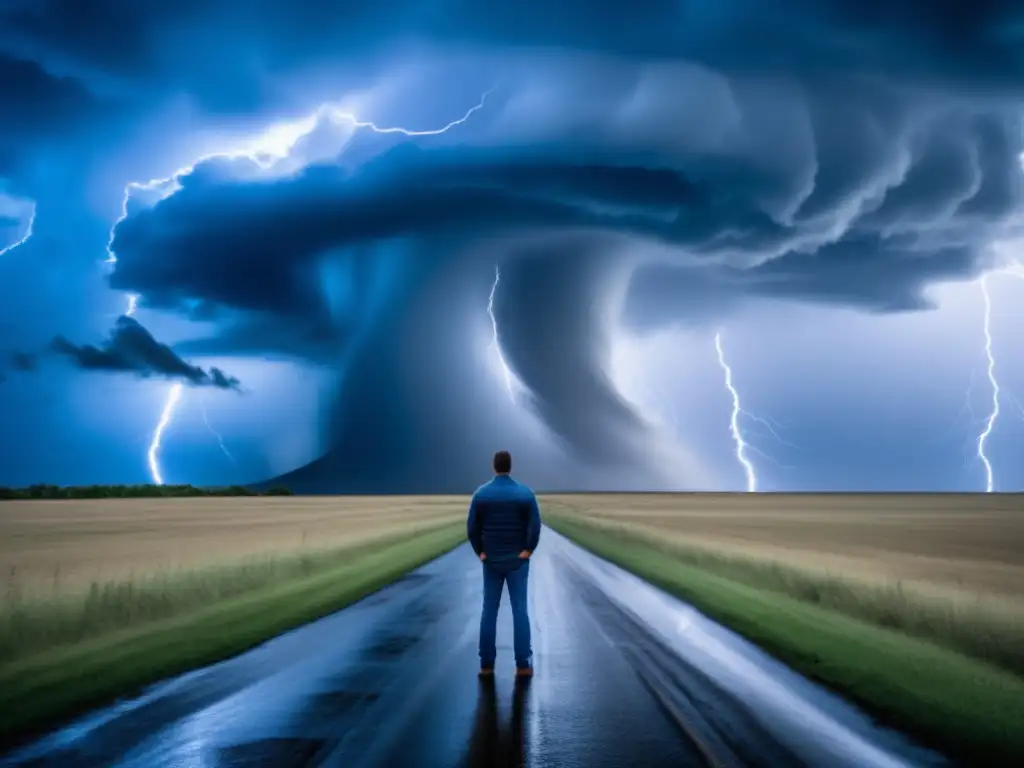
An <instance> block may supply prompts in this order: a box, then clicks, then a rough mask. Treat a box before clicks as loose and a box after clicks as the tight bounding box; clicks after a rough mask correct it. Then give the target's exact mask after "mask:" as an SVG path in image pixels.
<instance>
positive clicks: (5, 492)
mask: <svg viewBox="0 0 1024 768" xmlns="http://www.w3.org/2000/svg"><path fill="white" fill-rule="evenodd" d="M291 495H293V494H292V492H291V490H289V489H288V488H285V487H284V486H281V485H278V486H274V487H273V488H270V489H268V490H266V491H262V492H259V491H254V490H251V489H249V488H246V487H245V486H241V485H231V486H226V487H218V488H197V487H195V486H194V485H68V486H60V485H45V484H38V485H30V486H28V487H27V488H7V487H5V486H0V500H14V499H144V498H168V497H171V498H176V497H183V496H291Z"/></svg>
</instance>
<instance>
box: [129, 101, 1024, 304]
mask: <svg viewBox="0 0 1024 768" xmlns="http://www.w3.org/2000/svg"><path fill="white" fill-rule="evenodd" d="M853 94H854V92H852V91H851V92H850V93H847V94H845V96H846V98H847V99H852V95H853ZM875 102H878V103H875ZM879 103H880V104H881V105H879ZM859 107H860V111H858V110H857V109H856V108H853V107H849V106H848V107H847V108H844V109H838V110H837V111H836V112H834V113H833V112H831V111H829V110H827V109H826V108H825V107H824V106H821V107H818V108H816V109H815V110H814V112H815V114H812V116H811V119H810V124H811V131H812V133H811V139H812V141H813V142H814V143H815V146H816V149H817V154H816V156H814V157H812V158H809V159H808V161H807V163H808V164H807V165H804V166H801V165H799V164H793V165H791V166H788V167H786V168H783V169H781V170H773V169H767V170H765V169H763V168H759V167H758V164H759V163H760V162H761V159H760V158H757V157H754V158H749V157H746V156H743V155H739V156H736V157H731V158H729V157H727V158H724V159H711V160H708V159H705V158H693V159H692V160H690V159H688V158H684V159H683V161H682V162H681V163H680V165H681V166H682V167H673V166H672V165H670V164H671V163H673V162H679V161H674V160H673V159H672V158H670V157H663V158H660V159H659V158H654V157H652V158H650V159H648V161H647V162H646V163H645V164H643V165H640V164H634V165H629V164H627V160H628V158H620V157H618V156H617V155H616V154H615V153H614V152H613V151H611V150H605V151H604V152H600V153H598V152H595V151H594V150H589V149H583V150H580V151H579V152H578V156H577V157H573V154H572V151H571V150H568V149H560V150H558V151H559V152H560V153H561V154H556V153H555V152H553V151H551V150H546V151H543V152H536V153H532V154H530V155H524V154H522V153H511V152H500V151H494V150H470V149H469V148H460V149H457V150H417V149H414V148H412V147H408V146H403V147H399V148H397V149H394V150H391V151H389V152H387V153H385V154H384V155H382V156H380V157H378V158H377V159H375V160H374V161H372V162H370V163H368V164H367V165H366V166H364V167H363V168H361V169H359V170H357V171H355V172H348V171H343V170H341V169H339V168H335V167H326V166H321V167H312V168H309V169H307V170H306V171H304V172H303V173H301V174H299V175H297V176H290V177H286V178H283V179H279V180H273V181H262V182H259V183H255V184H247V183H243V182H232V181H224V180H222V179H218V177H217V176H216V175H215V174H206V175H203V174H197V175H196V177H195V178H193V179H191V180H189V179H186V180H185V181H184V184H183V189H182V190H181V191H179V192H178V193H177V194H175V195H172V196H171V197H169V198H168V199H166V200H164V201H162V202H160V203H159V204H158V205H156V206H155V207H154V208H152V209H147V210H142V211H140V212H139V213H138V214H136V215H134V216H132V217H130V218H129V219H128V220H126V221H125V222H123V223H122V224H121V225H120V226H119V227H118V229H117V230H116V236H115V239H114V249H115V251H116V252H117V254H118V262H117V266H116V269H115V271H114V273H113V275H112V277H111V284H112V286H113V287H115V288H118V289H121V290H130V291H135V292H138V293H141V294H143V295H145V296H146V297H147V301H148V302H149V303H151V304H153V305H155V306H163V307H168V308H174V307H177V306H180V305H181V304H182V303H185V302H189V301H193V300H202V301H207V302H214V303H220V304H223V305H225V306H227V307H231V308H235V309H241V310H251V311H266V312H272V313H277V314H280V315H283V316H294V315H306V314H309V313H315V312H318V311H322V306H321V301H320V298H319V297H320V286H319V273H318V272H317V271H316V270H315V269H314V265H315V263H316V260H317V258H318V257H319V256H320V254H322V253H323V252H324V251H325V250H327V249H329V248H337V247H347V246H354V245H357V244H359V243H363V242H367V241H374V240H380V239H386V238H389V237H396V236H422V235H427V234H431V233H438V232H455V233H458V235H459V236H460V237H462V238H473V237H479V236H481V235H493V234H495V233H500V232H505V233H512V232H521V231H529V230H531V229H535V228H541V229H566V228H573V229H584V228H586V229H593V230H601V231H607V232H612V231H614V232H619V233H625V234H629V235H633V236H638V237H641V238H644V239H649V240H652V241H657V242H660V243H662V244H664V245H667V246H669V247H671V248H674V249H677V252H678V253H680V254H685V255H686V256H687V257H688V258H690V259H697V260H700V259H714V258H727V259H732V260H734V261H739V262H741V263H742V264H743V265H744V266H745V267H746V268H745V269H744V270H739V271H737V272H736V279H737V280H738V281H740V282H744V283H747V284H749V287H748V289H749V290H751V291H753V292H765V293H769V294H775V295H780V296H785V295H788V296H792V297H806V298H814V294H815V291H816V290H817V289H820V295H819V296H818V298H820V299H823V300H834V301H838V302H842V303H851V304H861V305H864V306H868V307H871V308H874V309H879V308H884V309H889V310H900V309H909V308H914V307H918V306H920V304H921V302H920V298H919V293H920V290H921V289H922V288H923V287H924V286H926V285H927V284H928V283H930V282H934V281H935V280H936V279H946V278H950V277H968V276H971V275H972V274H975V273H976V272H977V270H978V269H979V268H980V266H982V265H983V263H982V262H980V261H978V259H979V258H980V255H979V254H980V253H981V249H982V247H983V246H987V245H988V243H989V242H990V241H991V239H992V238H993V237H994V236H995V235H997V234H998V233H999V232H1001V231H1003V230H1004V228H1005V227H1006V226H1008V225H1009V224H1011V223H1012V221H1013V217H1014V216H1015V214H1016V212H1017V211H1018V210H1019V206H1020V203H1021V201H1022V199H1024V189H1022V185H1021V178H1020V171H1019V167H1018V166H1017V162H1018V161H1017V155H1018V153H1019V151H1020V149H1021V142H1020V135H1019V130H1018V125H1017V123H1016V121H1015V120H1013V119H1012V118H1011V115H1010V114H1009V113H1005V112H1003V111H1001V109H993V111H992V112H991V113H988V114H981V115H974V114H971V113H969V112H967V111H964V110H958V109H954V110H950V111H949V112H948V113H941V114H928V113H926V114H925V115H924V116H919V115H916V114H914V113H911V112H908V111H906V110H898V109H892V110H887V109H886V107H887V105H886V104H885V101H884V100H881V99H876V100H875V101H872V100H869V99H867V98H865V99H862V100H861V101H860V102H859ZM886 123H888V124H886ZM812 254H816V255H814V256H813V257H812ZM677 258H678V257H677ZM890 269H891V272H890V273H889V275H888V277H887V279H886V280H879V279H878V275H879V273H880V270H881V271H885V270H890Z"/></svg>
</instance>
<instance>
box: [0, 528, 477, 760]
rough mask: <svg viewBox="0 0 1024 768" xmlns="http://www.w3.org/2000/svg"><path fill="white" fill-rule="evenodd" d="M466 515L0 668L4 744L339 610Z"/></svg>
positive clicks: (395, 573) (453, 536) (407, 567)
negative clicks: (330, 564)
mask: <svg viewBox="0 0 1024 768" xmlns="http://www.w3.org/2000/svg"><path fill="white" fill-rule="evenodd" d="M465 535H466V532H465V525H464V524H462V523H458V524H455V523H453V524H450V525H445V526H443V527H440V528H435V529H433V530H430V531H427V532H422V531H419V532H416V533H415V534H413V535H411V536H410V535H406V536H405V537H403V538H401V539H399V540H392V541H391V542H390V543H389V544H388V545H387V546H383V547H377V548H372V551H369V552H367V553H364V554H362V555H357V556H353V557H351V558H347V559H345V560H344V561H343V562H341V563H339V564H338V565H337V566H336V567H334V568H329V569H326V570H321V571H319V572H316V573H313V574H311V575H308V576H305V577H302V578H295V579H291V580H287V581H282V582H280V583H275V584H272V585H267V586H265V587H264V588H262V589H258V590H255V591H250V592H246V593H245V594H242V595H239V596H236V597H234V598H229V599H224V600H221V601H219V602H216V603H213V604H211V605H208V606H207V607H205V608H202V609H198V610H194V611H190V612H188V613H185V614H182V615H177V616H172V617H170V618H166V619H162V620H158V621H153V622H150V623H146V624H142V625H139V626H133V627H128V628H127V629H122V630H117V631H112V632H110V633H108V634H104V635H100V636H97V637H94V638H91V639H89V640H86V641H83V642H81V643H76V644H73V645H68V646H62V647H56V648H51V649H49V650H46V651H43V652H41V653H39V654H36V655H33V656H29V657H26V658H23V659H20V660H17V661H15V662H13V663H10V664H5V665H4V666H3V667H2V668H0V712H3V713H4V716H3V718H2V719H0V744H3V745H5V746H10V745H12V744H14V743H16V742H20V741H22V740H24V739H25V738H27V737H29V736H31V735H32V734H37V733H40V732H42V731H44V730H46V729H48V728H51V727H53V726H54V725H56V724H58V723H60V722H61V721H64V720H67V719H68V718H70V717H72V716H74V715H76V714H80V713H82V712H84V711H87V710H89V709H91V708H94V707H97V706H101V705H103V704H107V703H109V702H111V701H113V700H115V699H116V698H119V697H122V696H126V695H131V694H133V693H135V692H138V691H139V690H140V689H141V688H143V687H144V686H146V685H148V684H151V683H154V682H157V681H159V680H162V679H165V678H168V677H171V676H173V675H177V674H181V673H183V672H187V671H189V670H191V669H195V668H197V667H201V666H204V665H206V664H211V663H214V662H216V661H221V660H223V659H226V658H229V657H231V656H235V655H237V654H239V653H241V652H243V651H245V650H248V649H249V648H252V647H254V646H256V645H259V644H260V643H262V642H264V641H266V640H268V639H270V638H272V637H274V636H276V635H279V634H281V633H282V632H285V631H287V630H289V629H293V628H295V627H298V626H301V625H303V624H306V623H308V622H310V621H313V620H315V619H318V618H321V617H323V616H326V615H328V614H330V613H333V612H334V611H337V610H339V609H341V608H343V607H345V606H347V605H349V604H351V603H353V602H356V601H357V600H360V599H362V598H363V597H366V596H367V595H369V594H371V593H373V592H375V591H377V590H378V589H380V588H382V587H384V586H386V585H387V584H389V583H391V582H393V581H395V580H397V579H398V578H400V577H401V576H403V575H404V574H406V573H407V572H409V571H411V570H413V569H414V568H417V567H419V566H421V565H423V564H425V563H427V562H430V561H431V560H433V559H434V558H436V557H438V556H439V555H441V554H443V553H444V552H446V551H449V550H451V549H453V548H454V547H456V546H457V545H459V544H460V543H462V542H463V541H464V540H465Z"/></svg>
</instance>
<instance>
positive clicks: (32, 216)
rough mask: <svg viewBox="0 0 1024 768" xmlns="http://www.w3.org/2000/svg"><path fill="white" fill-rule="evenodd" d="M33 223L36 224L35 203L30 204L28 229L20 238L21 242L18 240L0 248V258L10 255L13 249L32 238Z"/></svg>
mask: <svg viewBox="0 0 1024 768" xmlns="http://www.w3.org/2000/svg"><path fill="white" fill-rule="evenodd" d="M35 223H36V206H35V203H33V204H32V213H31V214H30V215H29V217H28V229H27V230H26V231H25V234H24V235H23V236H22V238H21V240H18V241H17V242H16V243H11V244H10V245H8V246H5V247H4V248H0V256H3V255H4V254H5V253H10V252H11V251H13V250H14V249H15V248H18V247H19V246H22V245H24V244H25V243H27V242H28V241H29V240H30V239H31V238H32V228H33V227H34V226H35Z"/></svg>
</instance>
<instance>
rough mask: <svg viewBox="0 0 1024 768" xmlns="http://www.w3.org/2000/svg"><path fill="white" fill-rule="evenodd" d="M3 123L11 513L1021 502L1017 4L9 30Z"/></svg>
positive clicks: (892, 2) (507, 13) (256, 15)
mask: <svg viewBox="0 0 1024 768" xmlns="http://www.w3.org/2000/svg"><path fill="white" fill-rule="evenodd" d="M0 112H2V115H3V119H2V120H0V423H3V425H4V429H3V430H2V431H0V455H2V456H3V461H2V462H0V485H27V484H29V483H35V482H49V483H60V484H84V483H110V482H125V483H136V482H147V481H150V480H152V479H153V478H154V477H159V479H162V480H164V481H166V482H191V483H194V484H226V483H258V482H264V481H269V480H272V479H274V478H278V477H283V478H284V480H285V481H286V482H287V483H289V484H290V485H292V486H293V487H294V488H295V489H297V490H304V491H314V492H316V491H320V492H330V491H353V492H427V491H460V490H463V491H469V490H471V489H472V487H473V486H474V485H476V484H477V483H479V482H481V481H483V480H484V479H486V474H487V471H488V468H489V460H490V456H491V454H492V453H493V451H494V450H496V449H499V448H508V449H510V450H511V451H512V452H513V456H514V462H515V470H516V474H517V475H519V476H520V477H522V478H523V479H524V480H526V481H527V482H530V483H532V484H533V485H535V486H537V487H538V488H544V489H628V490H633V489H637V490H639V489H650V490H661V489H711V490H744V489H753V488H756V489H757V490H847V489H848V490H986V488H988V487H989V486H990V485H991V488H992V489H993V490H997V491H999V490H1017V489H1021V488H1024V464H1022V463H1021V462H1020V461H1019V456H1020V455H1021V451H1022V447H1021V443H1022V441H1024V407H1022V406H1021V404H1020V402H1019V401H1018V396H1017V392H1020V397H1021V399H1022V400H1024V357H1022V356H1021V354H1020V344H1021V339H1022V338H1024V333H1022V332H1024V322H1022V321H1021V319H1020V318H1021V317H1022V316H1024V313H1022V310H1021V309H1020V307H1021V306H1022V305H1024V278H1022V277H1021V275H1024V270H1019V271H1015V270H1017V267H1016V266H1015V264H1016V259H1017V258H1018V257H1020V258H1021V260H1022V261H1024V252H1022V251H1021V244H1022V240H1021V223H1022V221H1024V220H1022V217H1021V213H1022V210H1024V176H1022V165H1021V152H1022V150H1024V120H1022V118H1024V11H1021V10H1019V9H1018V8H1016V7H1015V4H1013V3H1010V2H1002V1H1001V0H982V1H980V2H974V3H970V4H968V3H964V2H957V1H955V0H941V1H936V0H928V1H927V2H926V1H925V0H889V1H888V2H885V3H881V2H878V3H876V2H865V0H859V2H853V1H852V0H813V1H812V0H778V2H773V3H766V2H760V1H759V0H721V1H720V2H708V1H707V0H700V1H694V0H674V1H673V2H664V0H634V2H630V3H621V2H609V1H608V0H586V1H585V2H584V0H566V1H565V2H561V3H557V4H552V3H546V2H544V3H542V2H538V1H537V0H517V1H516V2H506V1H505V0H494V1H493V2H490V3H475V2H473V3H471V2H465V1H464V0H439V1H435V2H429V3H427V2H423V1H422V0H396V1H394V2H390V3H361V2H360V3H355V2H348V1H341V2H336V3H331V4H325V3H319V2H311V1H310V0H291V2H288V3H284V2H271V0H246V1H245V2H243V1H242V0H203V2H195V1H194V0H175V2H170V0H153V1H152V2H148V3H125V2H120V0H94V2H92V3H89V4H83V3H79V2H72V0H6V2H0ZM986 308H987V312H986ZM986 318H987V319H986ZM727 369H728V370H727ZM730 385H731V388H732V390H733V391H730ZM997 391H998V398H996V397H995V394H996V392H997ZM169 398H170V400H169ZM161 425H165V426H161ZM154 438H156V441H155V442H154ZM979 438H982V439H981V448H980V450H979ZM986 461H987V462H988V466H986ZM989 475H991V483H989V480H990V478H989Z"/></svg>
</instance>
